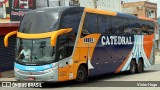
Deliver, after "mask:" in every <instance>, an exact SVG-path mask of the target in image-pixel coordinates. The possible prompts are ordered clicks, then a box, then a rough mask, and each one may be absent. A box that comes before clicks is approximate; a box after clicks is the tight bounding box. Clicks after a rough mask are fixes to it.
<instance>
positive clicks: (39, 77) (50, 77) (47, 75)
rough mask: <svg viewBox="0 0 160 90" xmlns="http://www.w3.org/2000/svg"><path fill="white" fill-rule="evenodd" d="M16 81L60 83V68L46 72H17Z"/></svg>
mask: <svg viewBox="0 0 160 90" xmlns="http://www.w3.org/2000/svg"><path fill="white" fill-rule="evenodd" d="M14 72H15V79H16V80H18V81H53V82H54V81H58V68H52V69H50V70H48V71H47V72H44V71H34V72H31V71H22V70H15V71H14Z"/></svg>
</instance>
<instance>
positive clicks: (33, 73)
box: [17, 70, 44, 75]
mask: <svg viewBox="0 0 160 90" xmlns="http://www.w3.org/2000/svg"><path fill="white" fill-rule="evenodd" d="M17 72H18V73H20V74H25V75H42V74H44V72H43V71H38V72H29V71H21V70H19V71H17Z"/></svg>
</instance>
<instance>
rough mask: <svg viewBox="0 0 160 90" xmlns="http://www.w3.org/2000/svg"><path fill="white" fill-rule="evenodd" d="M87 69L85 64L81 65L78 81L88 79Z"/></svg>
mask: <svg viewBox="0 0 160 90" xmlns="http://www.w3.org/2000/svg"><path fill="white" fill-rule="evenodd" d="M87 76H88V74H87V70H86V68H85V67H84V66H80V67H79V68H78V71H77V78H76V81H77V82H85V81H86V80H87Z"/></svg>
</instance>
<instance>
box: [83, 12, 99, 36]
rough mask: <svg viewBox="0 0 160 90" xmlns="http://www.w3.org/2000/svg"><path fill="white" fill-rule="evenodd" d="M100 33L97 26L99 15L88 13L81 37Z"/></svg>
mask: <svg viewBox="0 0 160 90" xmlns="http://www.w3.org/2000/svg"><path fill="white" fill-rule="evenodd" d="M93 33H98V28H97V15H95V14H88V13H87V14H86V17H85V20H84V24H83V28H82V33H81V37H85V36H86V35H89V34H93Z"/></svg>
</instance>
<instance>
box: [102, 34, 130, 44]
mask: <svg viewBox="0 0 160 90" xmlns="http://www.w3.org/2000/svg"><path fill="white" fill-rule="evenodd" d="M101 43H102V45H131V44H132V38H131V37H125V36H102V38H101Z"/></svg>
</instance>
